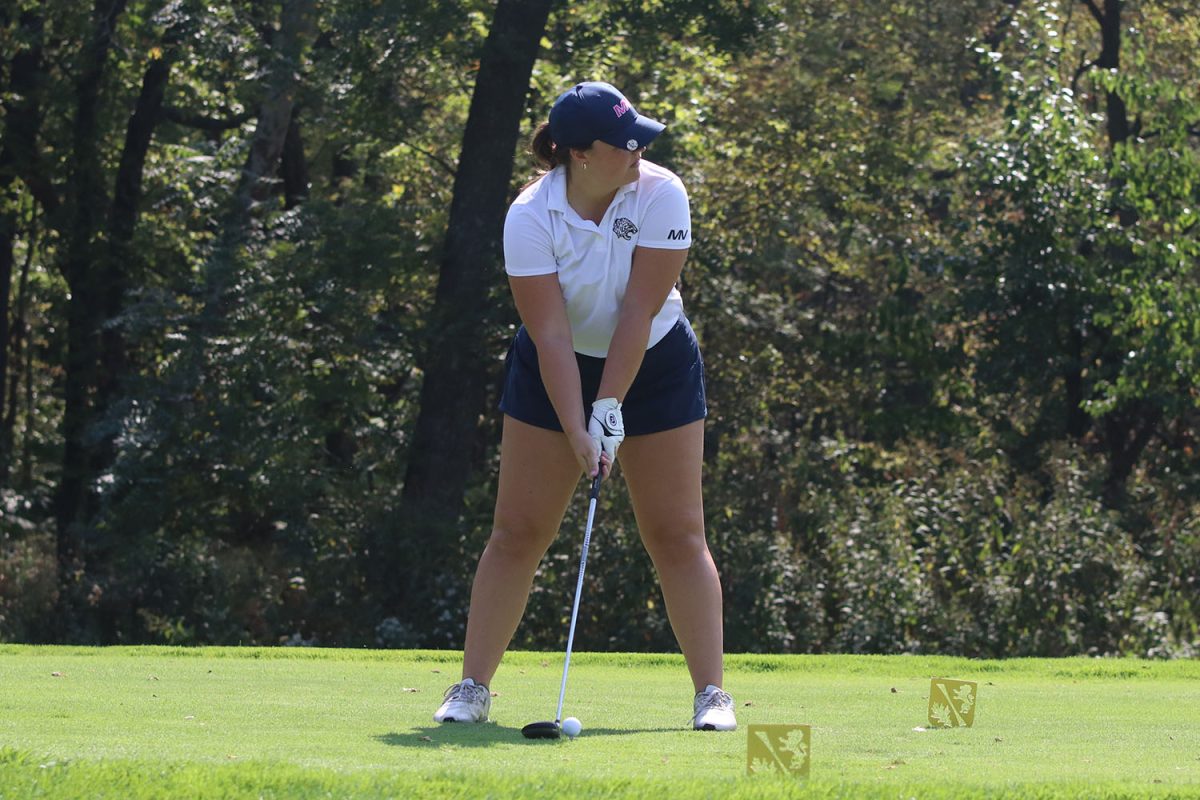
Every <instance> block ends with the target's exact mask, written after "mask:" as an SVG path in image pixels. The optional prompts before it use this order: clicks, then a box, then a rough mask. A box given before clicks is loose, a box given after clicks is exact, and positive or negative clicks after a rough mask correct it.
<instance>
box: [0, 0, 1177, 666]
mask: <svg viewBox="0 0 1200 800" xmlns="http://www.w3.org/2000/svg"><path fill="white" fill-rule="evenodd" d="M1198 76H1200V21H1198V18H1197V16H1196V15H1195V13H1194V9H1193V8H1191V6H1190V4H1187V3H1183V2H1171V1H1170V0H1136V1H1135V0H1128V1H1126V2H1122V0H1049V1H1047V2H1041V3H1038V2H1033V0H990V1H986V2H985V0H969V1H968V2H963V0H618V1H616V2H607V3H606V2H572V3H564V2H558V1H557V0H496V2H488V1H487V0H467V1H465V2H454V1H452V0H433V1H432V2H422V3H417V2H406V1H405V0H274V1H273V2H258V1H257V0H254V1H252V0H232V1H231V2H223V3H213V2H199V0H174V1H173V2H146V1H145V0H92V1H91V2H87V3H79V2H67V0H49V2H37V1H34V0H16V2H10V3H6V4H3V6H2V7H0V92H2V93H3V94H2V101H3V102H2V113H3V119H2V125H3V129H2V132H0V135H2V136H3V139H2V143H0V287H2V288H3V289H4V291H2V292H0V330H2V331H3V332H4V338H3V347H0V515H2V516H0V537H2V538H0V639H2V640H8V641H55V642H88V643H91V642H98V643H115V642H126V643H141V642H152V643H177V644H193V643H196V644H199V643H281V642H282V643H291V644H299V643H313V644H320V645H344V646H380V647H411V646H430V647H458V646H461V635H462V630H463V625H464V622H465V607H466V595H467V592H468V589H469V582H470V577H471V575H472V574H473V570H474V565H475V559H476V557H477V555H478V553H479V551H480V550H481V548H482V544H483V541H484V540H485V537H486V535H487V532H488V528H489V523H490V512H491V504H492V500H493V484H494V473H495V465H496V455H497V452H496V450H497V444H498V439H499V436H498V431H499V427H498V426H499V415H498V413H497V412H496V411H495V410H494V409H495V402H496V391H497V382H498V378H499V376H500V369H501V365H502V361H501V359H502V356H503V353H504V351H505V349H506V344H507V339H508V338H509V337H510V336H511V334H512V332H513V329H514V324H515V323H516V316H515V312H514V310H513V308H512V304H511V302H510V300H509V297H508V293H507V288H506V286H505V282H504V279H503V269H502V265H501V261H500V255H499V250H498V246H497V245H498V239H499V230H500V225H501V222H502V219H503V214H504V210H505V207H506V205H507V203H508V202H509V200H510V199H511V198H512V197H513V196H514V194H515V192H516V191H517V190H518V188H519V187H520V185H521V184H522V183H523V182H524V181H526V180H527V179H528V178H529V177H530V176H531V175H532V173H533V164H532V162H531V160H530V158H529V157H528V155H527V153H526V150H525V142H526V141H527V140H528V137H529V135H530V134H531V133H532V130H533V128H534V126H535V125H536V123H537V122H538V121H539V120H541V119H543V118H544V116H545V114H546V112H547V111H548V108H549V104H550V103H551V102H552V100H553V98H554V97H555V96H556V95H557V94H558V93H559V92H560V91H562V90H563V89H564V88H566V87H567V86H569V85H570V84H571V83H573V82H575V81H577V80H582V79H593V78H594V79H605V80H609V81H611V82H613V83H615V84H616V85H618V86H620V87H622V88H623V89H625V90H626V92H627V94H629V95H630V97H631V99H632V100H633V101H634V103H635V104H636V105H637V106H638V107H639V109H640V110H642V111H644V112H645V113H647V114H649V115H651V116H653V117H655V118H657V119H660V120H663V121H665V122H666V123H668V131H667V133H666V134H664V136H663V137H661V138H660V139H659V140H658V141H657V142H656V143H655V146H654V147H653V149H652V150H651V152H650V153H649V157H650V158H651V159H652V160H655V161H658V162H659V163H662V164H664V165H666V166H668V167H670V168H671V169H673V170H674V171H676V172H677V173H679V174H680V175H681V176H682V177H683V178H684V180H685V182H686V183H687V185H688V187H689V190H690V192H691V197H692V203H693V223H694V226H695V242H696V244H695V246H694V247H693V248H692V250H691V254H690V257H689V261H688V265H687V267H686V268H685V272H684V278H683V285H682V287H681V288H682V291H683V293H684V297H685V302H686V304H687V307H688V310H689V315H690V317H691V319H692V321H693V323H694V325H695V327H696V330H697V332H698V334H699V336H700V339H701V343H702V346H703V349H704V353H705V357H706V363H707V371H708V375H709V380H710V385H709V393H710V412H711V413H710V417H709V420H708V425H707V440H706V444H707V448H706V510H707V519H708V530H709V536H710V541H711V544H712V547H713V550H714V555H715V557H716V559H717V562H718V566H719V567H720V569H721V571H722V576H723V580H724V583H725V590H726V618H727V642H728V648H729V649H730V650H732V651H773V652H816V651H854V652H942V653H963V654H967V655H973V656H1007V655H1030V654H1043V655H1059V654H1070V653H1092V654H1110V653H1136V654H1142V655H1152V656H1186V655H1194V654H1196V653H1197V650H1198V648H1200V577H1198V576H1200V469H1198V467H1200V460H1198V459H1200V456H1198V455H1197V453H1196V448H1197V446H1198V445H1197V442H1196V438H1197V435H1198V424H1200V391H1198V378H1200V280H1198V277H1200V269H1198V268H1197V258H1198V256H1200V226H1198V217H1200V82H1198V80H1197V78H1198ZM580 497H581V498H582V494H581V495H580ZM574 506H578V507H573V508H572V510H571V512H570V513H569V516H568V519H567V520H566V523H565V525H564V535H563V536H561V537H560V540H559V541H558V542H557V543H556V545H555V546H554V548H552V550H551V553H550V554H549V556H548V558H547V560H546V561H545V563H544V564H543V569H542V571H541V575H540V576H539V578H538V581H537V584H536V588H535V592H534V595H533V597H532V598H531V602H530V607H529V612H528V615H527V618H526V621H525V623H524V624H523V626H522V628H521V630H520V631H519V632H518V642H517V644H518V645H520V646H524V647H546V648H557V647H559V646H561V637H562V632H563V620H564V618H565V614H566V613H567V610H568V609H569V603H570V597H569V595H570V592H571V590H572V589H573V584H574V578H573V575H574V570H575V568H576V565H577V552H578V541H579V535H578V531H579V530H580V529H581V527H582V520H581V517H582V510H583V509H582V503H576V504H574ZM597 519H598V527H597V535H596V537H595V539H594V540H593V547H594V551H593V555H592V558H591V559H590V561H589V575H588V583H587V587H586V590H585V591H586V602H585V603H584V604H583V607H582V611H583V614H582V616H581V619H580V629H579V636H580V639H579V642H580V644H579V646H580V647H583V648H585V649H633V650H663V649H667V650H669V649H673V648H674V640H673V638H672V636H671V633H670V629H669V626H668V624H667V620H666V615H665V613H664V609H663V606H662V603H661V599H660V596H659V594H658V591H657V588H656V586H655V580H654V575H653V573H652V570H651V568H650V566H649V561H648V559H647V558H646V557H645V555H644V553H643V552H642V551H641V549H640V545H639V543H638V539H637V532H636V528H635V526H634V524H633V518H632V513H631V511H630V508H629V505H628V503H627V501H626V498H625V495H624V490H623V488H622V487H621V486H620V482H619V481H614V484H613V485H612V486H611V487H610V488H608V489H607V490H606V491H605V493H604V495H603V498H602V502H601V508H600V511H599V513H598V517H597Z"/></svg>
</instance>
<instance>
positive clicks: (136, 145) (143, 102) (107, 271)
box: [92, 31, 176, 473]
mask: <svg viewBox="0 0 1200 800" xmlns="http://www.w3.org/2000/svg"><path fill="white" fill-rule="evenodd" d="M167 38H168V41H167V42H165V43H164V44H165V45H166V46H165V47H164V49H163V53H164V54H163V55H162V56H160V57H159V58H155V59H153V60H152V61H151V62H150V66H149V67H147V69H146V72H145V74H144V76H143V77H142V89H141V92H140V93H139V95H138V99H137V104H136V105H135V106H134V111H133V115H132V116H131V117H130V118H129V124H128V125H127V127H126V130H125V145H124V148H123V149H122V151H121V163H120V166H119V167H118V169H117V177H116V182H115V185H114V191H113V202H112V207H111V208H110V209H109V216H108V251H107V258H105V259H104V260H103V262H102V263H101V264H100V269H99V274H98V276H97V278H98V280H97V284H96V286H97V288H98V289H99V291H100V292H101V293H100V294H99V295H98V296H97V298H96V299H97V300H98V301H99V305H100V307H101V312H102V314H103V318H104V322H103V324H102V326H101V330H102V332H101V335H100V353H99V371H98V373H97V383H96V390H95V399H94V410H95V415H96V416H99V415H103V414H106V413H110V412H111V406H112V404H113V402H114V401H116V399H117V398H118V396H119V394H120V390H121V384H122V381H123V380H124V378H125V377H126V375H127V374H128V372H129V365H128V358H127V354H126V347H125V337H124V334H123V332H122V329H121V326H120V325H119V324H118V323H117V320H118V319H119V318H120V316H121V314H122V313H123V311H124V306H125V294H126V292H127V291H128V289H129V283H130V271H131V269H132V266H133V264H134V263H135V262H136V260H137V253H136V252H134V248H133V235H134V230H135V228H136V227H137V220H138V209H139V205H140V203H141V198H142V178H143V176H144V173H145V166H146V154H147V153H148V152H149V150H150V142H151V141H152V140H153V138H154V130H155V128H156V127H157V125H158V121H159V120H160V119H161V118H162V107H163V97H164V95H165V94H166V89H167V82H168V80H169V79H170V76H171V63H172V60H173V59H174V57H175V54H176V50H175V46H174V41H173V39H174V32H170V31H169V32H168V35H167ZM110 429H111V426H110ZM113 442H114V437H113V435H111V434H108V435H105V436H103V437H100V438H99V440H98V442H97V444H96V450H95V452H94V453H93V464H92V470H93V473H98V472H100V471H102V470H105V469H108V468H109V467H110V466H111V465H112V462H113V459H114V458H115V456H116V453H115V451H114V444H113Z"/></svg>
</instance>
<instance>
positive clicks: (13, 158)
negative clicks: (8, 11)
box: [0, 11, 43, 486]
mask: <svg viewBox="0 0 1200 800" xmlns="http://www.w3.org/2000/svg"><path fill="white" fill-rule="evenodd" d="M19 26H20V36H18V37H17V40H18V41H26V42H28V43H29V45H28V47H27V48H25V49H22V50H19V51H18V52H17V53H16V55H14V56H13V58H12V61H11V62H10V63H9V82H8V92H7V94H8V96H9V97H10V98H11V100H9V101H8V102H7V103H6V106H7V107H6V109H5V116H4V143H3V146H2V147H0V420H2V421H3V425H4V427H3V429H2V430H0V486H7V485H8V476H9V471H10V469H11V467H12V460H13V427H12V426H13V425H14V424H15V420H16V414H15V410H16V409H15V393H13V392H9V391H8V390H7V381H8V373H9V361H8V356H9V352H10V349H9V348H10V340H9V331H10V330H11V331H13V342H12V346H13V348H14V350H13V352H14V354H15V353H16V350H15V348H16V341H15V337H16V330H17V326H16V324H15V323H10V321H9V309H10V307H11V306H10V302H9V298H10V296H11V287H12V273H13V264H14V259H15V253H14V247H15V245H16V240H17V233H18V228H19V226H18V224H17V215H18V213H19V208H20V203H19V195H20V190H19V188H18V186H19V185H18V183H17V170H18V164H21V163H27V162H29V161H30V160H31V155H32V153H33V152H34V148H35V147H36V146H37V135H38V128H39V126H40V110H39V104H38V100H39V96H38V94H39V93H38V77H39V74H40V72H41V68H42V29H43V25H42V18H41V17H40V16H39V15H38V14H36V13H35V12H33V11H24V12H22V13H21V17H20V20H19ZM17 368H18V369H19V368H20V364H19V361H18V366H17ZM10 396H11V397H13V398H14V401H12V402H7V403H6V398H9V397H10Z"/></svg>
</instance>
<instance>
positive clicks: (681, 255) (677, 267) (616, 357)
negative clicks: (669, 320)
mask: <svg viewBox="0 0 1200 800" xmlns="http://www.w3.org/2000/svg"><path fill="white" fill-rule="evenodd" d="M687 252H688V251H687V250H686V249H683V250H666V249H660V248H656V247H636V248H634V251H633V263H632V265H631V267H630V270H629V283H628V285H627V286H626V287H625V298H624V299H623V300H622V301H621V312H620V316H618V318H617V329H616V331H615V332H614V333H613V338H612V342H611V343H610V344H609V346H608V357H607V358H606V360H605V362H604V374H603V375H602V376H601V378H600V390H599V392H598V393H597V394H596V397H597V398H601V397H615V398H617V401H618V402H621V403H624V402H625V393H626V392H628V391H629V387H630V385H632V384H633V379H634V377H635V376H636V375H637V372H638V369H639V368H640V367H641V366H642V358H643V357H644V356H645V355H646V343H647V342H648V341H650V323H651V322H652V321H653V320H654V316H655V315H656V314H657V313H658V312H659V309H661V308H662V306H663V303H665V302H666V301H667V295H669V294H670V293H671V289H672V288H673V287H674V286H675V284H676V282H677V281H678V280H679V275H680V273H681V272H683V262H684V261H685V260H687Z"/></svg>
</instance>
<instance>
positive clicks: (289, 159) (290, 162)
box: [279, 108, 309, 211]
mask: <svg viewBox="0 0 1200 800" xmlns="http://www.w3.org/2000/svg"><path fill="white" fill-rule="evenodd" d="M299 116H300V114H299V109H296V108H293V109H292V119H291V121H290V122H289V123H288V129H287V136H286V138H285V139H284V140H283V155H282V158H281V161H280V165H279V173H280V177H281V178H282V179H283V201H284V207H286V208H287V209H288V210H289V211H290V210H291V209H293V208H295V207H296V206H298V205H300V204H301V203H303V202H304V201H305V200H307V199H308V184H309V179H308V161H307V160H306V159H305V157H304V139H303V137H302V136H301V135H300V120H299Z"/></svg>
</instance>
